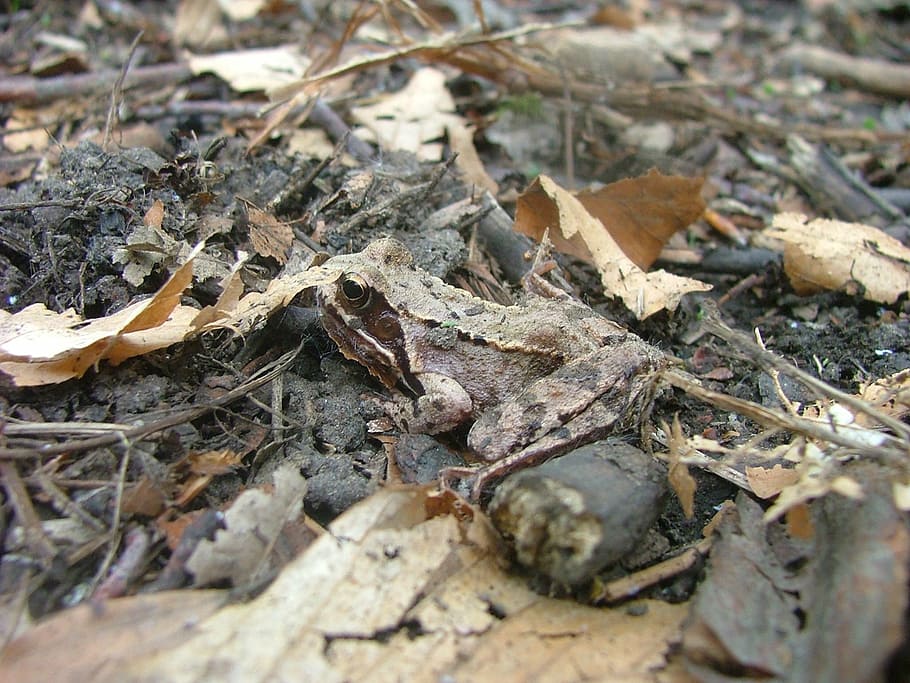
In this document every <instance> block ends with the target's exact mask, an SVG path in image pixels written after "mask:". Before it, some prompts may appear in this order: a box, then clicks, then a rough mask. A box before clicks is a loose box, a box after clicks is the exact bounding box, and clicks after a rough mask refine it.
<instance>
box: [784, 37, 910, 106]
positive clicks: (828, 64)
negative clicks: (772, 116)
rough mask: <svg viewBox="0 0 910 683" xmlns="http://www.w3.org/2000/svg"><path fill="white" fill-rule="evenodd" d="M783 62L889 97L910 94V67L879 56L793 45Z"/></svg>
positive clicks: (900, 96)
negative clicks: (858, 55) (871, 56)
mask: <svg viewBox="0 0 910 683" xmlns="http://www.w3.org/2000/svg"><path fill="white" fill-rule="evenodd" d="M781 59H782V61H783V62H784V63H786V64H794V65H798V66H799V68H801V69H805V70H806V71H809V72H810V73H814V74H817V75H818V76H821V77H822V78H824V79H826V80H833V81H840V82H841V83H846V84H848V85H851V86H853V87H856V88H858V89H860V90H865V91H867V92H874V93H878V94H880V95H888V96H890V97H897V98H907V97H910V66H908V65H907V64H899V63H895V62H887V61H884V60H880V59H867V58H864V57H853V56H850V55H845V54H843V53H841V52H835V51H834V50H828V49H826V48H823V47H821V46H818V45H794V46H792V47H790V48H789V49H787V50H785V51H784V53H783V55H782V57H781Z"/></svg>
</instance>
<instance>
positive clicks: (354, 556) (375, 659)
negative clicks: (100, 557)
mask: <svg viewBox="0 0 910 683" xmlns="http://www.w3.org/2000/svg"><path fill="white" fill-rule="evenodd" d="M427 496H428V492H427V490H426V489H418V488H407V489H404V488H398V489H391V488H387V489H383V490H381V491H379V492H378V493H377V494H375V495H373V496H371V497H370V498H368V499H367V500H365V501H363V502H361V503H360V504H358V505H356V506H354V507H353V508H351V509H350V510H348V511H347V512H346V513H345V514H344V515H342V516H341V517H339V518H338V519H337V520H335V521H334V522H333V523H332V525H331V528H330V533H327V534H324V535H322V536H320V537H319V538H318V539H317V540H316V541H315V542H314V543H313V544H312V545H311V546H310V547H308V548H307V550H306V551H305V552H304V553H302V554H301V555H300V556H299V557H297V558H296V559H295V560H294V561H293V562H291V564H289V565H288V566H287V567H285V569H284V570H283V571H282V572H281V574H280V575H279V576H278V578H277V579H276V580H275V581H274V582H273V583H272V584H271V585H270V586H269V587H268V588H267V589H266V590H265V592H264V593H262V594H261V595H259V596H257V597H256V598H254V599H253V600H251V601H249V602H246V603H234V604H232V605H230V606H228V607H226V608H224V609H222V610H221V611H219V612H217V613H215V614H211V612H210V610H206V609H204V608H203V609H200V610H199V612H200V613H199V615H198V617H197V618H191V617H190V614H191V613H190V614H188V613H187V612H184V611H182V610H180V607H179V605H175V604H174V603H173V602H172V600H173V598H172V597H171V596H173V595H177V596H184V595H186V592H181V593H175V594H167V593H165V594H159V595H155V596H144V599H145V600H152V602H151V603H149V602H147V601H146V602H143V603H142V604H143V608H144V609H145V610H146V611H147V613H148V618H149V619H153V620H156V621H155V622H154V623H153V624H152V623H150V624H149V625H148V627H146V626H145V625H144V623H143V621H144V620H143V613H142V612H141V611H138V610H134V611H131V612H130V614H131V615H132V617H133V622H132V623H131V628H130V629H129V631H130V633H142V634H145V633H146V632H147V628H149V629H151V630H150V631H149V632H150V633H151V635H150V643H149V645H148V646H147V647H146V648H145V649H142V647H140V646H138V644H137V643H135V642H132V643H131V642H124V641H123V638H125V636H124V635H123V634H121V633H119V630H121V629H123V628H124V626H123V620H122V619H121V620H120V621H118V622H117V628H114V627H112V625H111V624H110V623H108V617H107V615H106V614H105V613H104V612H103V611H102V612H100V613H97V614H95V613H93V612H91V611H90V610H88V609H87V610H85V611H82V612H81V615H82V618H83V619H85V615H86V614H88V615H92V621H94V623H92V621H89V622H88V623H85V622H84V621H83V622H77V624H73V622H72V621H70V620H68V615H69V614H71V613H69V612H64V613H62V614H61V615H59V616H57V617H55V618H53V619H51V620H50V621H49V622H48V623H47V624H45V625H44V626H43V627H39V629H42V630H39V629H36V631H35V632H33V633H35V636H34V637H29V636H28V635H26V636H25V637H23V638H20V640H19V641H16V642H14V643H13V644H12V646H11V647H10V648H9V649H8V651H12V652H13V653H14V657H11V658H10V657H7V658H6V659H5V660H4V667H5V671H4V673H5V674H6V675H7V676H8V677H9V679H10V680H16V681H17V683H32V681H39V680H48V675H49V674H48V670H49V669H51V668H52V667H51V664H48V663H47V662H46V661H41V658H42V657H49V653H50V654H58V655H59V657H60V658H67V660H66V661H69V662H70V663H69V664H66V663H65V662H64V660H62V659H60V660H58V659H52V660H51V661H52V663H53V666H54V667H55V668H54V671H56V674H55V678H54V680H58V681H65V682H68V681H76V680H87V679H89V678H91V679H92V680H94V681H99V682H104V681H118V682H119V683H128V682H130V681H139V680H145V681H150V680H167V681H196V680H206V679H209V678H211V675H212V671H214V670H216V669H217V671H218V675H219V680H225V681H245V682H251V683H256V682H259V681H267V680H299V679H300V677H301V672H305V674H306V676H305V678H307V679H310V678H312V679H313V680H317V679H318V680H323V681H343V680H349V681H358V680H406V681H427V682H430V681H438V680H441V679H442V678H444V677H445V678H451V679H453V680H465V681H475V682H478V683H482V682H484V681H493V682H496V683H501V681H513V680H529V679H534V680H538V679H546V680H548V681H575V680H579V679H588V680H598V681H607V682H610V681H616V682H620V681H623V682H633V683H638V682H641V683H645V682H648V683H656V682H657V680H658V677H659V675H660V674H659V669H661V668H662V667H663V666H664V665H665V660H666V657H667V655H668V653H669V652H670V650H671V648H672V646H673V643H674V642H676V640H677V639H678V636H679V632H680V628H681V624H682V622H683V620H684V619H685V618H686V614H687V612H688V609H687V606H686V605H685V604H681V605H671V604H668V603H665V602H659V601H653V600H644V601H640V602H637V603H634V606H635V607H636V608H637V609H636V610H635V611H634V612H633V611H632V610H630V609H628V607H629V606H628V605H623V606H621V607H619V608H617V609H601V608H593V607H587V606H584V605H578V604H574V603H572V602H570V601H566V600H556V599H552V598H548V597H545V596H541V595H538V594H536V593H534V592H533V591H531V590H530V589H529V588H528V586H527V581H526V579H525V578H522V577H519V576H514V575H510V574H508V573H506V572H504V571H503V569H502V567H501V563H500V560H501V556H500V555H499V551H498V545H497V543H498V541H497V540H496V537H495V534H493V532H492V531H491V530H490V527H489V525H488V522H486V520H485V519H484V518H483V517H482V516H480V517H479V519H478V518H475V520H474V521H473V522H469V521H463V522H460V521H458V520H457V519H456V518H455V517H453V516H451V515H439V516H435V517H432V518H429V517H428V515H427V511H426V505H427ZM190 595H195V594H194V593H190ZM155 599H158V600H159V602H158V603H155V602H154V600H155ZM134 600H136V598H126V599H123V600H118V601H116V604H119V605H122V606H124V607H125V606H126V605H130V604H131V603H132V601H134ZM168 600H171V602H167V603H166V601H168ZM156 604H158V605H164V604H167V605H168V608H169V609H170V610H172V611H173V612H175V613H177V614H179V616H180V618H182V619H183V620H184V626H183V629H182V631H181V641H182V642H179V643H174V642H173V641H170V642H167V643H166V644H167V645H169V647H165V646H159V640H162V639H163V637H162V635H161V629H162V628H166V627H159V626H158V624H159V622H164V623H166V624H171V623H173V622H174V621H175V620H176V617H170V615H169V612H168V611H165V612H164V613H163V614H162V612H161V610H162V609H165V610H167V608H164V607H161V608H159V609H155V605H156ZM636 615H637V616H636ZM52 625H54V626H55V627H56V628H54V629H51V628H50V627H51V626H52ZM76 625H77V628H73V626H76ZM167 632H168V633H170V632H171V631H167ZM39 636H40V637H39ZM73 653H78V657H76V658H75V659H74V660H73V658H74V656H75V655H74V654H73Z"/></svg>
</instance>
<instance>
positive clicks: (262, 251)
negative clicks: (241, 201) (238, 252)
mask: <svg viewBox="0 0 910 683" xmlns="http://www.w3.org/2000/svg"><path fill="white" fill-rule="evenodd" d="M247 214H248V216H249V219H250V223H249V225H250V242H251V243H252V245H253V249H255V250H256V253H257V254H259V255H260V256H271V257H272V258H273V259H275V260H276V261H278V263H279V264H280V265H284V264H285V263H287V260H288V251H289V250H290V248H291V243H292V242H293V241H294V231H293V230H292V229H291V226H289V225H288V224H287V223H282V222H281V221H279V220H278V219H277V218H275V217H274V216H273V215H272V214H270V213H267V212H265V211H262V210H261V209H257V208H256V207H254V206H251V207H249V208H248V209H247Z"/></svg>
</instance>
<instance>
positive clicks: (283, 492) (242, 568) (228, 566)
mask: <svg viewBox="0 0 910 683" xmlns="http://www.w3.org/2000/svg"><path fill="white" fill-rule="evenodd" d="M272 480H273V481H274V488H273V489H272V491H271V492H268V493H266V492H265V491H263V490H261V489H249V490H247V491H244V492H243V493H241V494H240V495H239V496H238V497H237V499H236V500H235V501H234V503H233V505H231V507H230V509H229V510H228V511H227V512H225V513H224V523H225V527H226V528H225V529H219V530H218V532H217V533H216V534H215V540H214V541H209V540H205V539H203V540H202V541H200V542H199V545H198V546H196V550H194V551H193V554H192V555H190V558H189V560H187V563H186V566H187V569H189V570H190V571H191V572H193V575H194V576H195V583H196V585H197V586H204V585H209V584H212V583H214V582H216V581H220V580H222V579H230V580H231V582H232V584H233V585H234V586H246V585H249V584H252V583H253V582H254V581H255V580H257V579H258V578H261V577H263V576H268V574H269V573H270V572H272V571H274V570H275V569H277V568H278V566H279V565H278V564H277V559H278V558H275V557H274V556H273V554H272V551H273V549H274V547H275V542H276V540H277V539H278V535H279V534H280V533H281V530H282V528H283V527H284V525H285V524H286V523H288V522H293V521H294V520H296V519H297V517H298V516H299V515H300V510H301V508H302V507H303V496H304V494H305V493H306V480H305V479H304V478H303V476H302V475H301V474H300V471H299V469H298V468H297V467H295V466H293V465H285V466H284V467H282V468H281V469H278V470H276V471H275V473H274V475H273V476H272Z"/></svg>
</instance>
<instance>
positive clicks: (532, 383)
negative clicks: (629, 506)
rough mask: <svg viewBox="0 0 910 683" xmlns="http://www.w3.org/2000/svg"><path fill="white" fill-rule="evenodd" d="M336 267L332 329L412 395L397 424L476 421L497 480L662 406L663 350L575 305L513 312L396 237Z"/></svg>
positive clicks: (478, 450)
mask: <svg viewBox="0 0 910 683" xmlns="http://www.w3.org/2000/svg"><path fill="white" fill-rule="evenodd" d="M324 267H325V268H326V269H333V270H334V269H337V270H339V271H340V272H341V275H340V276H338V277H337V279H335V280H334V281H332V282H330V283H327V284H323V285H321V286H319V287H318V288H317V294H316V297H317V304H318V306H319V308H320V311H321V313H322V319H323V325H324V326H325V329H326V331H327V332H328V334H329V336H330V337H331V338H332V339H333V340H334V341H335V343H336V344H338V347H339V348H340V349H341V352H342V353H343V354H344V355H345V356H346V357H347V358H350V359H352V360H356V361H357V362H358V363H360V364H362V365H364V366H365V367H366V368H367V369H368V370H369V371H370V373H372V374H373V375H374V376H375V377H377V378H379V380H381V381H382V382H383V384H385V385H386V386H387V387H388V388H389V389H392V390H396V391H398V392H400V394H404V395H405V396H401V395H399V397H398V399H397V400H396V403H395V407H394V410H393V411H392V418H393V419H394V420H395V422H396V423H397V424H398V426H399V427H400V428H402V429H403V430H404V431H409V432H416V433H428V434H436V433H441V432H447V431H450V430H452V429H454V428H455V427H458V426H460V425H462V424H466V423H469V422H473V425H472V426H471V428H470V431H469V432H468V437H467V445H468V447H469V448H470V450H471V451H472V452H473V453H474V454H475V455H476V456H478V457H479V458H480V459H482V460H484V461H486V462H489V463H494V464H492V465H489V466H487V467H486V468H483V469H482V470H480V471H479V476H477V478H476V479H475V483H474V494H475V495H477V494H479V491H480V488H481V487H482V486H483V485H484V483H486V482H487V481H489V480H490V479H492V478H496V477H499V476H502V475H503V474H506V473H508V472H510V471H512V470H514V469H517V468H519V467H521V466H525V465H529V464H532V463H537V462H540V461H542V460H544V459H546V458H548V457H550V456H552V455H555V454H557V453H560V452H565V451H567V450H570V449H571V448H573V447H575V446H577V445H579V444H581V443H586V442H589V441H593V440H596V439H598V438H601V437H602V436H604V435H605V434H607V433H608V432H611V431H614V430H615V429H616V428H618V427H620V426H629V425H633V424H636V423H638V422H639V420H640V418H641V412H642V411H643V410H646V409H647V407H648V406H649V405H650V399H651V393H652V392H651V388H652V386H653V381H652V379H653V375H654V371H655V370H657V369H658V368H659V367H660V366H661V365H662V363H663V356H662V354H661V353H660V352H659V351H658V350H657V349H656V348H654V347H653V346H651V345H649V344H647V343H646V342H644V341H642V340H641V339H640V338H639V337H637V336H635V335H634V334H632V333H630V332H628V331H626V330H624V329H623V328H621V327H620V326H619V325H617V324H616V323H613V322H611V321H609V320H607V319H606V318H604V317H602V316H600V315H598V314H597V313H595V312H594V311H592V310H591V309H590V308H589V307H587V306H585V305H584V304H582V303H581V302H579V301H577V300H574V299H571V298H561V299H559V300H554V299H550V298H544V297H541V296H538V295H534V294H529V295H528V297H527V299H526V301H525V302H523V303H522V304H521V305H514V306H502V305H499V304H495V303H490V302H488V301H484V300H483V299H479V298H477V297H475V296H472V295H471V294H469V293H468V292H466V291H464V290H462V289H458V288H457V287H453V286H451V285H448V284H446V283H444V282H443V281H442V280H440V279H439V278H437V277H433V276H431V275H429V274H428V273H426V272H425V271H423V270H421V269H420V268H418V267H416V266H415V265H414V262H413V259H412V257H411V254H410V252H409V251H408V250H407V249H406V248H405V247H404V245H402V244H401V243H400V242H398V241H397V240H394V239H381V240H378V241H376V242H373V243H372V244H370V245H369V246H368V247H367V248H366V249H364V250H363V251H362V252H360V253H356V254H348V255H342V256H335V257H333V258H331V259H329V260H328V261H327V262H326V263H325V264H324Z"/></svg>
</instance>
